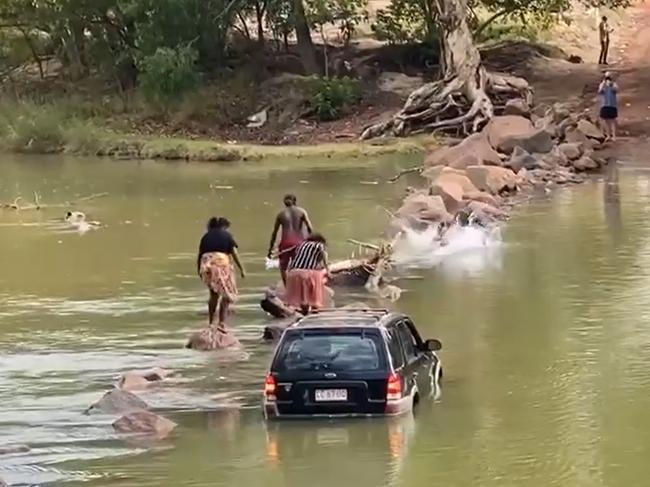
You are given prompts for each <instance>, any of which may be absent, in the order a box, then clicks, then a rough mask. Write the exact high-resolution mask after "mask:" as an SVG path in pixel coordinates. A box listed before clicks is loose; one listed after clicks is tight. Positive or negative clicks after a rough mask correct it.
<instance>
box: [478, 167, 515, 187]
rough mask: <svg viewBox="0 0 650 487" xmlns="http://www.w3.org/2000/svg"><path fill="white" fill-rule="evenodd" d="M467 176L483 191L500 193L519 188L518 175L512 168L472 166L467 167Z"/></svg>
mask: <svg viewBox="0 0 650 487" xmlns="http://www.w3.org/2000/svg"><path fill="white" fill-rule="evenodd" d="M467 177H468V178H469V179H470V180H471V181H472V183H473V184H474V186H476V187H477V188H478V189H479V190H481V191H487V192H489V193H491V194H499V193H501V192H503V191H514V190H516V189H517V176H516V174H515V173H514V172H512V171H511V170H510V169H506V168H504V167H495V166H472V167H468V168H467Z"/></svg>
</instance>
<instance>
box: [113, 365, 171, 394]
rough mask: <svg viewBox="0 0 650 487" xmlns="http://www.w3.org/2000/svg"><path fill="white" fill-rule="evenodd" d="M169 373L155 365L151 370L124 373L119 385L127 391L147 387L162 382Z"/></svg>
mask: <svg viewBox="0 0 650 487" xmlns="http://www.w3.org/2000/svg"><path fill="white" fill-rule="evenodd" d="M168 375H169V371H167V370H164V369H161V368H159V367H154V368H153V369H149V370H140V371H138V370H134V371H131V372H125V373H124V374H122V375H121V376H120V378H119V380H118V382H117V387H118V388H120V389H123V390H125V391H134V390H140V389H146V388H147V387H149V386H150V385H151V384H153V383H156V382H160V381H162V380H163V379H165V378H166V377H167V376H168Z"/></svg>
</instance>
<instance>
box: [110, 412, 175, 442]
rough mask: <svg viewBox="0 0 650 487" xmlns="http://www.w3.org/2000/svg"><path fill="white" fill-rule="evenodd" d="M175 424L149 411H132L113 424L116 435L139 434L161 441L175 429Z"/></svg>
mask: <svg viewBox="0 0 650 487" xmlns="http://www.w3.org/2000/svg"><path fill="white" fill-rule="evenodd" d="M176 426H177V425H176V423H174V422H173V421H170V420H169V419H167V418H164V417H162V416H159V415H157V414H154V413H152V412H150V411H134V412H131V413H128V414H125V415H124V416H122V417H121V418H120V419H118V420H117V421H115V422H114V423H113V428H114V429H115V431H117V432H118V433H129V434H140V435H147V436H154V437H156V438H159V439H162V438H166V437H167V436H169V434H170V433H171V432H172V431H173V430H174V428H176Z"/></svg>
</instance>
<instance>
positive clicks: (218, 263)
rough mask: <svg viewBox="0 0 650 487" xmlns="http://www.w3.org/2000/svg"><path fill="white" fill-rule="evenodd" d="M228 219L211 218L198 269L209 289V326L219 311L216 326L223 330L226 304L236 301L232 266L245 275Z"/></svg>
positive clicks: (226, 309) (226, 313) (227, 306)
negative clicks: (229, 229)
mask: <svg viewBox="0 0 650 487" xmlns="http://www.w3.org/2000/svg"><path fill="white" fill-rule="evenodd" d="M229 227H230V222H229V221H228V220H227V219H226V218H216V217H212V218H210V220H209V221H208V231H207V232H206V233H205V235H203V238H201V243H200V244H199V255H198V258H197V268H198V269H197V270H198V272H199V276H201V280H202V281H203V283H204V284H205V285H206V286H207V287H208V290H209V291H210V300H209V301H208V321H209V324H210V325H212V323H213V322H214V316H215V314H217V310H218V324H217V329H218V330H219V331H222V332H225V328H226V317H227V316H228V308H229V306H230V305H231V304H232V303H234V302H235V301H236V300H237V282H236V279H235V269H234V266H233V264H234V265H236V266H237V268H238V269H239V272H240V273H241V277H242V278H244V277H246V272H245V271H244V267H243V266H242V264H241V261H240V260H239V254H238V253H237V242H235V239H234V238H233V236H232V235H231V234H230V232H229V231H228V228H229Z"/></svg>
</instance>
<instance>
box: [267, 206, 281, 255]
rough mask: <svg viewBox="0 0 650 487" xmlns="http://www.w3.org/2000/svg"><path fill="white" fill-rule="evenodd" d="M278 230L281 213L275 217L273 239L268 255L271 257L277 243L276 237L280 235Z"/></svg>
mask: <svg viewBox="0 0 650 487" xmlns="http://www.w3.org/2000/svg"><path fill="white" fill-rule="evenodd" d="M278 230H280V215H278V216H276V217H275V223H274V224H273V232H272V233H271V241H270V242H269V251H268V252H267V254H266V256H267V257H268V258H269V259H270V258H271V254H273V246H274V245H275V239H276V238H277V236H278Z"/></svg>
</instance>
